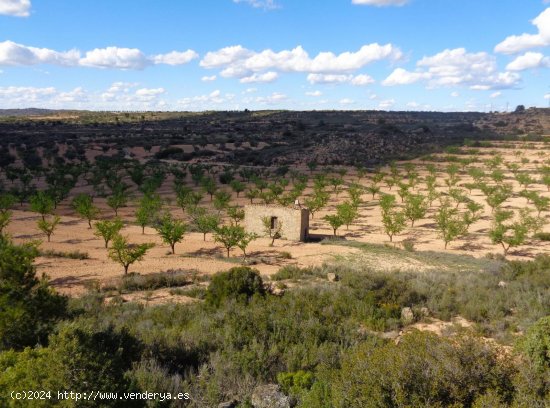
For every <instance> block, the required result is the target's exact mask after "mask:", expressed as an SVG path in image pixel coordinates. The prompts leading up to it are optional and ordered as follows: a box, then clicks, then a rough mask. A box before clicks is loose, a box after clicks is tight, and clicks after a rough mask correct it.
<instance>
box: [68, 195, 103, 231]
mask: <svg viewBox="0 0 550 408" xmlns="http://www.w3.org/2000/svg"><path fill="white" fill-rule="evenodd" d="M71 205H72V207H73V209H74V210H75V211H76V212H77V214H78V215H80V217H81V218H83V219H85V220H86V221H88V228H89V229H91V228H92V221H93V220H95V219H96V218H97V216H98V215H99V208H97V207H96V206H95V205H94V202H93V198H92V196H90V195H89V194H84V193H82V194H79V195H77V196H76V197H75V198H74V199H73V201H72V203H71Z"/></svg>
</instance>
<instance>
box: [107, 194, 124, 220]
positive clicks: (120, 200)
mask: <svg viewBox="0 0 550 408" xmlns="http://www.w3.org/2000/svg"><path fill="white" fill-rule="evenodd" d="M127 203H128V193H127V192H126V190H117V191H115V192H114V194H113V195H112V196H110V197H108V198H107V205H108V206H109V207H111V208H112V209H113V211H114V212H115V217H118V210H119V209H120V208H122V207H125V206H126V204H127Z"/></svg>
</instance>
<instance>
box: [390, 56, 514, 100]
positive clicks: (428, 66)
mask: <svg viewBox="0 0 550 408" xmlns="http://www.w3.org/2000/svg"><path fill="white" fill-rule="evenodd" d="M416 65H417V66H418V67H419V68H418V70H417V71H415V72H410V71H407V70H405V69H402V68H397V69H396V70H394V71H393V72H392V73H391V74H390V75H389V76H388V77H387V78H386V79H385V80H384V81H383V82H382V84H383V85H386V86H391V85H406V84H412V83H415V82H419V81H425V82H426V83H427V85H428V87H430V88H436V87H442V86H467V87H469V88H470V89H477V90H487V89H505V88H515V87H516V86H517V85H518V84H519V82H520V79H521V78H520V76H519V75H518V74H517V73H513V72H509V71H506V72H498V71H497V62H496V58H495V57H494V56H492V55H490V54H488V53H486V52H477V53H468V52H467V51H466V50H465V49H464V48H456V49H452V50H449V49H447V50H444V51H442V52H440V53H438V54H436V55H433V56H430V57H424V58H422V59H421V60H420V61H418V62H417V64H416Z"/></svg>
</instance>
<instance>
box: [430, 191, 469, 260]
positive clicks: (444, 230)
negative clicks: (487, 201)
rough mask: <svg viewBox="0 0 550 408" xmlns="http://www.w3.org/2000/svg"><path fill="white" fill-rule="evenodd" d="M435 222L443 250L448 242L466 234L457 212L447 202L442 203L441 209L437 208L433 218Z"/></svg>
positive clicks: (464, 226)
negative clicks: (442, 243) (443, 244)
mask: <svg viewBox="0 0 550 408" xmlns="http://www.w3.org/2000/svg"><path fill="white" fill-rule="evenodd" d="M435 222H436V225H437V230H438V231H439V235H440V237H441V238H442V239H443V242H445V249H447V245H449V242H451V241H453V240H455V239H456V238H458V237H460V236H462V235H464V233H465V232H466V225H465V224H464V221H463V220H462V218H461V217H460V214H459V213H458V210H457V209H456V208H452V207H451V204H450V203H449V202H448V201H445V202H443V203H442V204H441V207H439V209H438V211H437V213H436V216H435Z"/></svg>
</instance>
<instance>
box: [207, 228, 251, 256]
mask: <svg viewBox="0 0 550 408" xmlns="http://www.w3.org/2000/svg"><path fill="white" fill-rule="evenodd" d="M245 234H246V232H245V230H244V228H243V227H241V226H240V225H223V226H221V227H218V228H217V229H216V231H215V232H214V241H215V242H219V243H220V244H222V245H223V246H224V248H225V249H226V250H227V257H228V258H229V252H230V251H231V249H232V248H235V247H236V246H237V245H238V244H239V242H240V241H241V240H242V239H243V237H244V236H245Z"/></svg>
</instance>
